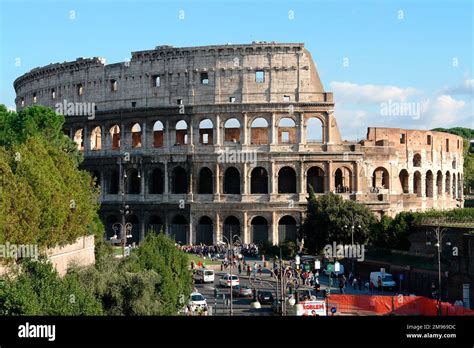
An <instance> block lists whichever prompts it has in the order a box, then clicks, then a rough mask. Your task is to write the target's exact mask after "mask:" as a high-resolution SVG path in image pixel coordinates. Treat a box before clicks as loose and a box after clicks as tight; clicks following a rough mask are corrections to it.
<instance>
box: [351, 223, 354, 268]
mask: <svg viewBox="0 0 474 348" xmlns="http://www.w3.org/2000/svg"><path fill="white" fill-rule="evenodd" d="M353 219H354V217H353ZM354 228H355V227H354V220H352V245H351V247H352V253H353V254H354ZM351 271H352V276H353V277H354V276H355V275H354V255H352V257H351Z"/></svg>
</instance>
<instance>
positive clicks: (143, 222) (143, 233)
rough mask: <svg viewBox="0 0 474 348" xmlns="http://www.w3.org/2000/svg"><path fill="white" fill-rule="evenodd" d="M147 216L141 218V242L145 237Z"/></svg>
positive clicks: (139, 239) (139, 237) (139, 238)
mask: <svg viewBox="0 0 474 348" xmlns="http://www.w3.org/2000/svg"><path fill="white" fill-rule="evenodd" d="M144 220H145V217H143V218H142V219H140V234H139V236H138V241H139V242H141V241H142V240H144V239H145V221H144Z"/></svg>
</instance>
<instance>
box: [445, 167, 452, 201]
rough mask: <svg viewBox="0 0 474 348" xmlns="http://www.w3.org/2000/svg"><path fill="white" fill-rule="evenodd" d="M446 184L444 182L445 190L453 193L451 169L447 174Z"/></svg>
mask: <svg viewBox="0 0 474 348" xmlns="http://www.w3.org/2000/svg"><path fill="white" fill-rule="evenodd" d="M445 180H446V182H445V184H444V192H446V193H447V194H448V195H450V194H451V173H450V172H449V170H448V171H447V172H446V174H445Z"/></svg>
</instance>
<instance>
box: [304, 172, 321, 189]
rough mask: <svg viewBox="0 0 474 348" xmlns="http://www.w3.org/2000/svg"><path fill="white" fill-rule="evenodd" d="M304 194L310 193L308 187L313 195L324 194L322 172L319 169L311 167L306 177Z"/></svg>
mask: <svg viewBox="0 0 474 348" xmlns="http://www.w3.org/2000/svg"><path fill="white" fill-rule="evenodd" d="M306 177H307V179H306V180H307V181H306V192H308V193H309V192H310V191H311V190H310V187H312V188H313V191H314V192H315V193H324V171H323V170H322V169H321V168H319V167H311V168H309V170H308V173H307V175H306Z"/></svg>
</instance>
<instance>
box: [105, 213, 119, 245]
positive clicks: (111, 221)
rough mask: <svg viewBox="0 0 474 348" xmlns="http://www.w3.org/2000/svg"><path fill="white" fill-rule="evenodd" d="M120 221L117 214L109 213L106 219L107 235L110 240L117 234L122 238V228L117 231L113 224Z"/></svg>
mask: <svg viewBox="0 0 474 348" xmlns="http://www.w3.org/2000/svg"><path fill="white" fill-rule="evenodd" d="M117 222H118V217H116V216H115V215H109V216H107V218H106V219H105V236H106V239H107V240H110V239H111V238H112V237H113V236H115V235H117V238H119V239H120V230H118V231H115V230H114V228H113V226H114V224H115V223H117Z"/></svg>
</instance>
